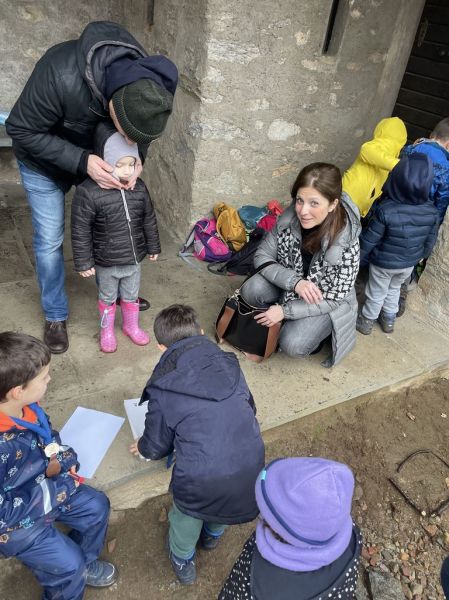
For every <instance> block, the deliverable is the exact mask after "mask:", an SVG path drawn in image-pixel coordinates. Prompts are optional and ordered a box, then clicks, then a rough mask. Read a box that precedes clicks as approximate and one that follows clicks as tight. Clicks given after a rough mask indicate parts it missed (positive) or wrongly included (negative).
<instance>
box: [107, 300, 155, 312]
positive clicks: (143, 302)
mask: <svg viewBox="0 0 449 600" xmlns="http://www.w3.org/2000/svg"><path fill="white" fill-rule="evenodd" d="M137 302H138V303H139V310H148V309H149V308H150V306H151V304H150V303H149V301H148V300H145V298H140V297H139V298H137ZM115 303H116V304H117V305H118V306H120V298H117V300H116V301H115Z"/></svg>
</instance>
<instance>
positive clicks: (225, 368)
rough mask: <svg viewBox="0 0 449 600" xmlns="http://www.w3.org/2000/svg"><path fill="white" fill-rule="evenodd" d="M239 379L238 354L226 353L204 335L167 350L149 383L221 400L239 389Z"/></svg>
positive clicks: (176, 344) (185, 340)
mask: <svg viewBox="0 0 449 600" xmlns="http://www.w3.org/2000/svg"><path fill="white" fill-rule="evenodd" d="M240 379H241V371H240V366H239V362H238V360H237V358H236V356H235V354H233V353H231V352H223V351H222V350H221V349H220V348H218V346H217V345H216V344H214V343H213V342H212V341H211V340H209V339H208V338H207V337H205V336H193V337H190V338H185V339H183V340H180V341H179V342H176V343H175V344H173V345H172V346H171V347H170V348H169V349H168V350H166V352H165V353H164V354H163V356H162V358H161V360H160V361H159V363H158V365H157V366H156V368H155V370H154V372H153V375H152V376H151V379H150V381H149V384H150V386H151V387H154V388H158V389H161V390H164V391H168V392H171V393H175V394H180V395H182V396H192V397H194V398H200V399H204V400H212V401H215V402H220V401H222V400H226V398H229V396H231V395H232V394H233V393H234V392H235V391H236V389H237V386H238V385H239V383H240Z"/></svg>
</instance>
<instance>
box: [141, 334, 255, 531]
mask: <svg viewBox="0 0 449 600" xmlns="http://www.w3.org/2000/svg"><path fill="white" fill-rule="evenodd" d="M146 401H148V412H147V416H146V420H145V431H144V434H143V436H142V437H141V438H140V440H139V442H138V449H139V452H140V454H142V456H144V457H146V458H151V459H153V460H158V459H160V458H163V457H165V456H167V455H168V454H170V453H171V452H173V450H176V462H175V465H174V468H173V474H172V481H171V485H170V489H171V492H172V494H173V499H174V502H175V504H176V506H177V507H178V508H179V510H181V512H183V513H185V514H187V515H190V516H192V517H194V518H197V519H202V520H203V521H209V522H215V523H223V524H229V525H231V524H236V523H245V522H247V521H251V520H252V519H254V518H255V517H256V516H257V514H258V512H259V510H258V508H257V504H256V499H255V491H254V486H255V482H256V479H257V476H258V474H259V473H260V471H261V469H262V468H263V466H264V464H265V451H264V444H263V441H262V437H261V435H260V429H259V424H258V422H257V419H256V417H255V406H254V400H253V397H252V395H251V392H250V391H249V389H248V386H247V384H246V381H245V378H244V376H243V373H242V371H241V369H240V366H239V362H238V360H237V357H236V356H235V354H233V353H230V352H223V350H221V349H220V348H219V347H218V346H217V345H216V344H215V343H213V342H212V341H210V340H209V339H208V338H207V337H205V336H193V337H189V338H185V339H182V340H179V341H178V342H176V343H175V344H173V345H172V346H170V348H168V350H166V351H165V352H164V354H163V355H162V358H161V360H160V361H159V363H158V364H157V365H156V367H155V369H154V371H153V374H152V376H151V378H150V379H149V381H148V383H147V385H146V387H145V389H144V391H143V394H142V399H141V403H142V402H146Z"/></svg>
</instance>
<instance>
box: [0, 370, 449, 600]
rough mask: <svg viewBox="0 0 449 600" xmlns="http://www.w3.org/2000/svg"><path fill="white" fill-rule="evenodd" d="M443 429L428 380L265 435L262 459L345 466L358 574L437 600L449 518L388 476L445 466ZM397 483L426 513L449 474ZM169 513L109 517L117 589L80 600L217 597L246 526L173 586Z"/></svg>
mask: <svg viewBox="0 0 449 600" xmlns="http://www.w3.org/2000/svg"><path fill="white" fill-rule="evenodd" d="M298 376H300V372H299V371H298ZM273 402H276V399H275V396H273ZM298 402H301V399H300V398H298ZM446 415H447V417H446ZM448 429H449V381H448V380H446V379H436V380H433V381H430V382H427V383H425V384H423V385H421V386H420V387H409V388H407V389H402V390H399V391H397V392H394V393H390V394H389V395H384V396H382V395H378V394H377V395H369V396H366V397H363V398H359V399H356V400H353V401H349V402H346V403H345V404H340V405H338V406H336V407H333V408H330V409H327V410H324V411H322V412H319V413H315V414H313V415H311V416H309V417H305V418H302V419H300V420H298V421H296V422H294V423H291V424H288V425H285V426H282V427H279V428H277V429H274V430H271V431H269V432H267V434H266V436H265V439H266V445H267V460H271V459H273V458H276V457H280V456H301V455H311V456H323V457H327V458H332V459H335V460H339V461H342V462H345V463H347V464H348V465H349V466H350V467H351V468H352V469H353V471H354V473H355V475H356V480H357V486H356V492H355V498H354V504H353V515H354V518H355V521H356V522H357V523H358V525H359V526H360V527H361V529H362V532H363V534H364V539H365V547H364V552H363V556H364V561H363V563H364V569H380V570H382V571H385V572H387V571H388V572H390V573H392V574H393V575H394V576H395V577H396V578H397V579H400V580H401V582H402V584H403V589H404V593H405V595H406V597H407V598H409V599H410V600H411V599H412V598H413V599H414V600H432V599H434V600H440V599H443V594H442V590H441V587H440V585H439V568H440V566H441V563H442V560H443V558H444V557H445V556H447V554H448V553H449V533H448V532H449V509H448V510H447V511H446V512H445V513H443V515H442V516H441V518H429V517H423V516H421V515H419V514H418V512H417V511H415V510H414V509H413V508H412V507H411V506H410V505H409V504H408V503H407V502H406V501H405V500H404V498H403V497H402V496H401V495H400V494H399V493H398V492H397V491H396V490H395V488H394V487H393V486H392V484H391V483H390V482H389V480H388V477H390V476H392V475H394V472H395V469H396V466H397V464H398V463H400V462H401V461H402V460H403V459H404V458H405V457H406V456H407V455H408V454H410V453H411V452H413V451H415V450H418V449H430V450H433V451H434V452H436V453H437V454H439V455H440V456H442V457H444V458H446V459H447V458H448V456H449V452H448V450H449V442H448V439H449V437H448ZM399 476H400V477H401V481H400V483H401V484H402V485H404V486H405V487H406V488H407V493H408V495H409V496H410V497H412V498H414V499H417V500H418V501H419V502H420V503H421V504H422V506H423V507H424V508H425V510H426V511H427V512H428V506H427V505H428V504H430V505H436V504H438V502H440V501H442V500H444V499H445V498H447V497H448V496H449V479H447V478H449V469H448V468H447V467H446V466H444V465H443V464H442V463H441V464H440V463H438V461H437V460H436V459H435V458H434V457H431V456H430V455H424V454H423V455H418V456H417V458H416V461H415V462H409V463H407V464H406V465H405V466H404V468H403V470H402V471H401V473H400V475H399ZM169 507H170V498H169V496H163V497H159V498H156V499H153V500H151V501H149V502H148V503H146V504H145V505H144V506H142V507H141V508H139V509H138V510H133V511H128V512H126V513H123V514H121V515H116V516H115V519H114V521H115V522H114V523H113V524H112V525H111V526H110V530H109V535H108V539H109V550H110V551H109V552H105V555H104V556H105V558H108V559H110V560H113V561H114V562H115V563H116V564H117V565H118V567H119V569H120V574H121V578H120V581H119V582H118V583H117V584H116V585H115V586H113V588H110V589H108V590H100V591H94V590H91V589H89V590H88V592H87V593H86V600H107V599H111V600H112V599H114V600H137V599H147V600H166V599H167V600H168V599H170V600H172V599H178V598H179V599H180V598H182V599H183V600H212V599H214V598H216V597H217V593H218V591H219V590H220V588H221V585H222V583H223V581H224V580H225V578H226V576H227V574H228V572H229V570H230V568H231V566H232V564H233V563H234V560H235V559H236V557H237V556H238V554H239V552H240V549H241V548H242V545H243V543H244V541H245V540H246V538H247V537H248V536H249V534H250V532H251V531H252V529H253V524H248V525H245V526H238V527H233V528H231V529H229V530H228V531H227V532H226V534H225V537H224V539H223V542H222V544H221V545H220V547H219V548H218V549H217V550H215V551H214V552H213V553H204V552H201V551H200V552H199V553H198V557H197V570H198V581H197V583H196V584H195V585H194V586H190V587H187V588H185V587H181V586H180V585H179V584H178V583H176V581H175V577H174V575H173V573H172V571H171V568H170V564H169V561H168V558H167V555H166V551H165V548H164V543H165V538H166V534H167V521H166V511H167V510H168V509H169ZM425 528H427V530H426V529H425ZM364 569H362V574H361V575H362V577H363V576H364V575H366V573H364V572H363V571H364ZM2 572H3V576H2V579H3V582H4V584H3V586H2V588H3V590H2V592H3V593H0V596H1V598H2V599H3V598H5V599H6V598H8V599H10V598H11V599H12V598H14V599H15V600H20V599H26V600H33V599H36V600H37V599H38V598H40V592H39V588H38V587H37V585H36V584H35V582H34V581H33V578H32V576H31V575H30V574H29V573H28V572H26V570H25V569H24V568H23V567H21V566H20V565H19V564H18V563H16V562H15V561H4V562H3V561H2ZM6 589H7V590H8V593H7V595H5V594H4V590H6Z"/></svg>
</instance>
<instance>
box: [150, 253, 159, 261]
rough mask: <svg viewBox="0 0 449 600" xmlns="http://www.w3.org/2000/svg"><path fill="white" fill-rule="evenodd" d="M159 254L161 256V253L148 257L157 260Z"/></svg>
mask: <svg viewBox="0 0 449 600" xmlns="http://www.w3.org/2000/svg"><path fill="white" fill-rule="evenodd" d="M158 256H159V254H150V255H149V256H148V258H149V259H150V260H152V261H155V260H157V258H158Z"/></svg>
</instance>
